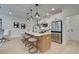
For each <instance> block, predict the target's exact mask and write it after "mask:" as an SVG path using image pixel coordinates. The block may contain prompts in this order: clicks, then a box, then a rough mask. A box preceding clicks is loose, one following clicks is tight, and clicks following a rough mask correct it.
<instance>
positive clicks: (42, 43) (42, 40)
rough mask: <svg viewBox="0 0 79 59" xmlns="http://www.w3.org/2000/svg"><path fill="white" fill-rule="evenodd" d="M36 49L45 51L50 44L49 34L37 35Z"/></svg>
mask: <svg viewBox="0 0 79 59" xmlns="http://www.w3.org/2000/svg"><path fill="white" fill-rule="evenodd" d="M38 38H39V39H38V50H39V51H40V52H46V51H47V50H48V49H50V46H51V34H49V35H43V36H40V37H38Z"/></svg>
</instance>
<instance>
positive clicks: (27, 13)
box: [26, 13, 29, 21]
mask: <svg viewBox="0 0 79 59" xmlns="http://www.w3.org/2000/svg"><path fill="white" fill-rule="evenodd" d="M26 14H27V20H26V21H29V13H26Z"/></svg>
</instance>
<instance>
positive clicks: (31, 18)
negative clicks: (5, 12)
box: [30, 9, 33, 20]
mask: <svg viewBox="0 0 79 59" xmlns="http://www.w3.org/2000/svg"><path fill="white" fill-rule="evenodd" d="M30 12H31V16H30V20H33V17H32V9H30Z"/></svg>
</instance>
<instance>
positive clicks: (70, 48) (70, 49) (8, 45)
mask: <svg viewBox="0 0 79 59" xmlns="http://www.w3.org/2000/svg"><path fill="white" fill-rule="evenodd" d="M78 53H79V42H78V41H69V42H68V43H67V44H66V45H65V46H62V45H61V44H57V43H55V42H52V43H51V48H50V49H49V50H48V51H47V52H45V53H40V52H38V53H37V54H78ZM0 54H29V53H28V51H27V48H26V47H25V46H24V44H23V43H22V42H21V40H20V39H12V40H10V41H7V42H5V43H3V44H2V46H1V47H0Z"/></svg>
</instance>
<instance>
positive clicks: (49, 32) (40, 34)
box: [25, 31, 51, 36]
mask: <svg viewBox="0 0 79 59" xmlns="http://www.w3.org/2000/svg"><path fill="white" fill-rule="evenodd" d="M25 32H26V34H29V35H33V36H43V35H48V34H51V31H47V32H44V33H36V32H32V31H29V32H28V31H25Z"/></svg>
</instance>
